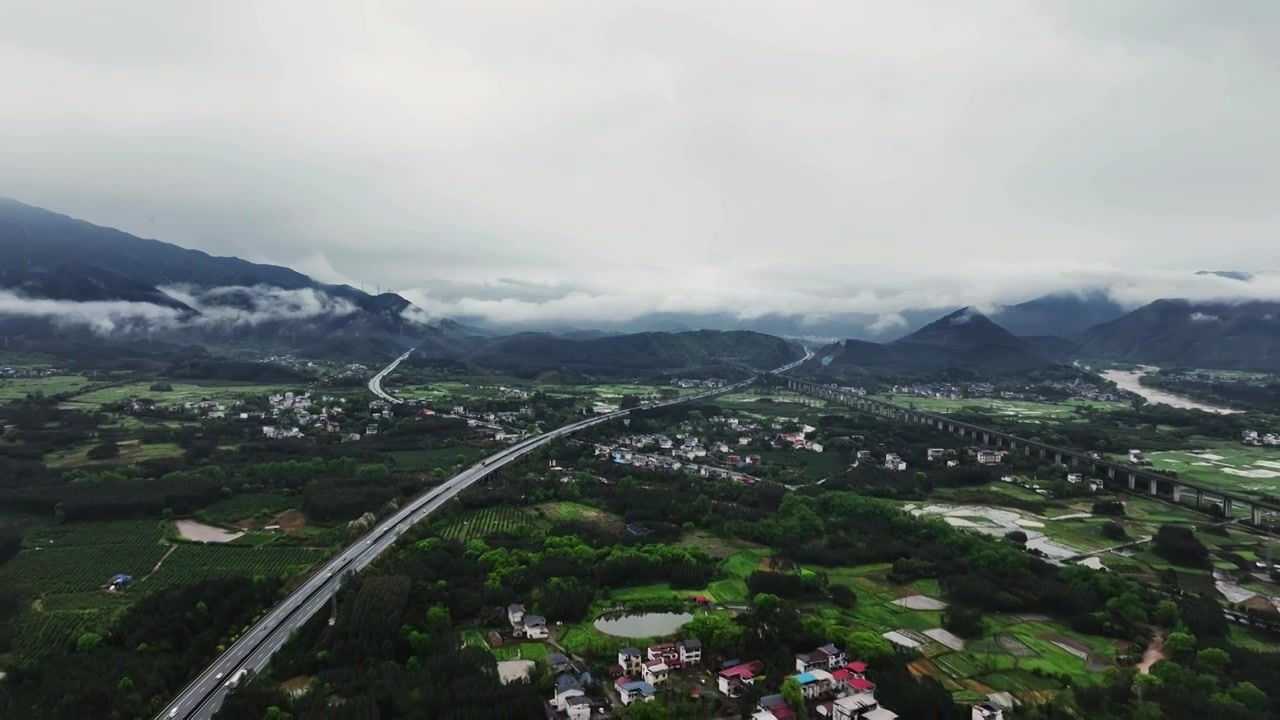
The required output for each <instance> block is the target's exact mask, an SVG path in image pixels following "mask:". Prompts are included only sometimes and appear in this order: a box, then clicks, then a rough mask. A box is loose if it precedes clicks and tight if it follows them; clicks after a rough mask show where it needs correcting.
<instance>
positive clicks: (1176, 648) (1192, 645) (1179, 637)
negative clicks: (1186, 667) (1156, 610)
mask: <svg viewBox="0 0 1280 720" xmlns="http://www.w3.org/2000/svg"><path fill="white" fill-rule="evenodd" d="M1164 651H1165V652H1166V653H1168V655H1169V657H1172V658H1173V659H1174V660H1177V661H1178V662H1186V661H1187V660H1189V659H1190V658H1191V656H1192V655H1193V654H1194V653H1195V651H1196V636H1195V635H1192V634H1191V633H1189V632H1171V633H1169V637H1167V638H1165V639H1164Z"/></svg>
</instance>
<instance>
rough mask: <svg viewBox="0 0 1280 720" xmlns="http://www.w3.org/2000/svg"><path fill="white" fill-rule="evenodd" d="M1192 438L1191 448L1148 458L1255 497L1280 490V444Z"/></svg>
mask: <svg viewBox="0 0 1280 720" xmlns="http://www.w3.org/2000/svg"><path fill="white" fill-rule="evenodd" d="M1190 442H1193V443H1194V445H1193V446H1191V447H1190V448H1189V449H1187V450H1161V451H1154V452H1149V453H1147V459H1148V460H1150V461H1151V464H1152V466H1153V467H1155V468H1156V469H1159V470H1170V471H1173V472H1176V473H1177V474H1178V477H1179V478H1182V479H1184V480H1190V481H1192V482H1195V483H1198V484H1201V485H1204V486H1206V487H1208V488H1211V489H1217V490H1221V491H1226V492H1233V493H1237V494H1240V495H1246V496H1253V497H1260V496H1263V495H1272V496H1274V495H1275V494H1277V491H1280V448H1274V447H1253V446H1249V445H1241V444H1239V443H1232V442H1226V441H1222V440H1212V439H1208V438H1204V439H1200V438H1195V439H1193V440H1191V441H1190ZM1242 473H1248V474H1252V475H1255V476H1256V477H1250V476H1248V475H1245V474H1242ZM1193 495H1194V493H1193Z"/></svg>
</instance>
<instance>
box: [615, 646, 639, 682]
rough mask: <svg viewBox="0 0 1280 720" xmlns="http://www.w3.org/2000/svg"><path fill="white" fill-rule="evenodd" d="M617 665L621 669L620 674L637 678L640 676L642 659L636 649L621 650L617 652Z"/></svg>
mask: <svg viewBox="0 0 1280 720" xmlns="http://www.w3.org/2000/svg"><path fill="white" fill-rule="evenodd" d="M618 665H619V667H621V668H622V674H624V675H628V676H630V677H637V676H639V675H640V668H642V667H643V666H644V657H643V656H642V655H641V654H640V651H639V650H637V649H636V648H631V647H628V648H622V649H621V650H619V651H618Z"/></svg>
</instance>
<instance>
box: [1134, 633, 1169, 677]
mask: <svg viewBox="0 0 1280 720" xmlns="http://www.w3.org/2000/svg"><path fill="white" fill-rule="evenodd" d="M1164 659H1165V656H1164V630H1157V631H1156V632H1155V635H1154V636H1152V638H1151V644H1150V645H1148V646H1147V650H1146V652H1144V653H1142V662H1140V663H1138V672H1140V673H1142V674H1143V675H1149V674H1151V666H1152V665H1155V664H1156V663H1158V662H1160V661H1161V660H1164Z"/></svg>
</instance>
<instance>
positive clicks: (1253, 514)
mask: <svg viewBox="0 0 1280 720" xmlns="http://www.w3.org/2000/svg"><path fill="white" fill-rule="evenodd" d="M1249 522H1251V523H1253V525H1254V527H1257V526H1259V525H1261V524H1262V508H1260V507H1258V506H1257V505H1251V506H1249Z"/></svg>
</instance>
